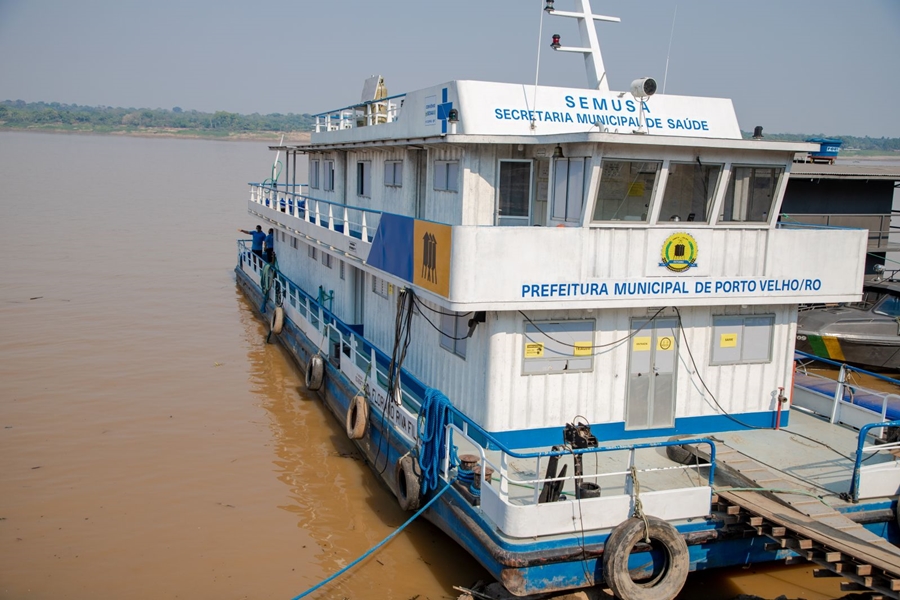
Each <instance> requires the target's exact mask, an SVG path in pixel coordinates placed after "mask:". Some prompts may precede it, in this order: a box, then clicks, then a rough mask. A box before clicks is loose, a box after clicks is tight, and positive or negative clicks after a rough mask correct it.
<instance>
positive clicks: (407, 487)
mask: <svg viewBox="0 0 900 600" xmlns="http://www.w3.org/2000/svg"><path fill="white" fill-rule="evenodd" d="M421 490H422V484H421V482H420V481H419V476H418V474H417V473H416V461H415V459H413V457H412V456H410V455H409V454H407V455H406V456H404V457H403V458H401V459H400V461H399V462H398V463H397V500H398V501H399V503H400V508H402V509H403V510H416V509H418V508H419V505H420V504H421V500H422V499H421V498H420V494H421Z"/></svg>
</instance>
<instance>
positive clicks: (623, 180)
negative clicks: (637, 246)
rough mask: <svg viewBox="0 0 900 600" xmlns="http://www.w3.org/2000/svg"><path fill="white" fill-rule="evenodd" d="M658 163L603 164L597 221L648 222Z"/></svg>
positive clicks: (614, 162)
mask: <svg viewBox="0 0 900 600" xmlns="http://www.w3.org/2000/svg"><path fill="white" fill-rule="evenodd" d="M661 164H662V163H660V162H659V161H650V160H604V161H603V163H602V172H601V175H600V188H599V189H598V190H597V204H596V205H595V206H594V219H593V220H594V221H636V222H643V223H646V222H647V217H648V215H649V214H650V199H651V198H652V197H653V189H654V188H655V187H656V180H657V178H658V177H659V171H660V166H661Z"/></svg>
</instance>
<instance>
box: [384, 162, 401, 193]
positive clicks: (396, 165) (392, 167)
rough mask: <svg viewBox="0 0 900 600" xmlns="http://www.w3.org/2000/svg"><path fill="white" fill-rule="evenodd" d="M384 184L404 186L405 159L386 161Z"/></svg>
mask: <svg viewBox="0 0 900 600" xmlns="http://www.w3.org/2000/svg"><path fill="white" fill-rule="evenodd" d="M384 185H388V186H391V187H402V186H403V161H399V160H389V161H387V162H385V163H384Z"/></svg>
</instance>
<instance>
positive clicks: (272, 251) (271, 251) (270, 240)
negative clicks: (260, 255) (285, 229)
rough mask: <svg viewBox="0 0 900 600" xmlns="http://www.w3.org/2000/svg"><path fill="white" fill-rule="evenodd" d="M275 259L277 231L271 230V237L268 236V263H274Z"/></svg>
mask: <svg viewBox="0 0 900 600" xmlns="http://www.w3.org/2000/svg"><path fill="white" fill-rule="evenodd" d="M273 258H275V230H274V229H271V228H270V229H269V235H267V236H266V262H272V259H273Z"/></svg>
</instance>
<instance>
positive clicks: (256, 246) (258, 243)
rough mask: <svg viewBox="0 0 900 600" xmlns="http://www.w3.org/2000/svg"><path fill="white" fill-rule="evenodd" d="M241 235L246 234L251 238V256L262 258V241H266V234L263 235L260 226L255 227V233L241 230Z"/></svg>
mask: <svg viewBox="0 0 900 600" xmlns="http://www.w3.org/2000/svg"><path fill="white" fill-rule="evenodd" d="M240 232H241V233H246V234H247V235H249V236H250V237H252V238H253V243H252V244H251V246H250V250H252V251H253V254H255V255H257V256H258V257H260V258H262V255H263V241H264V240H265V239H266V234H264V233H263V230H262V225H257V226H256V231H247V230H246V229H241V230H240Z"/></svg>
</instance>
